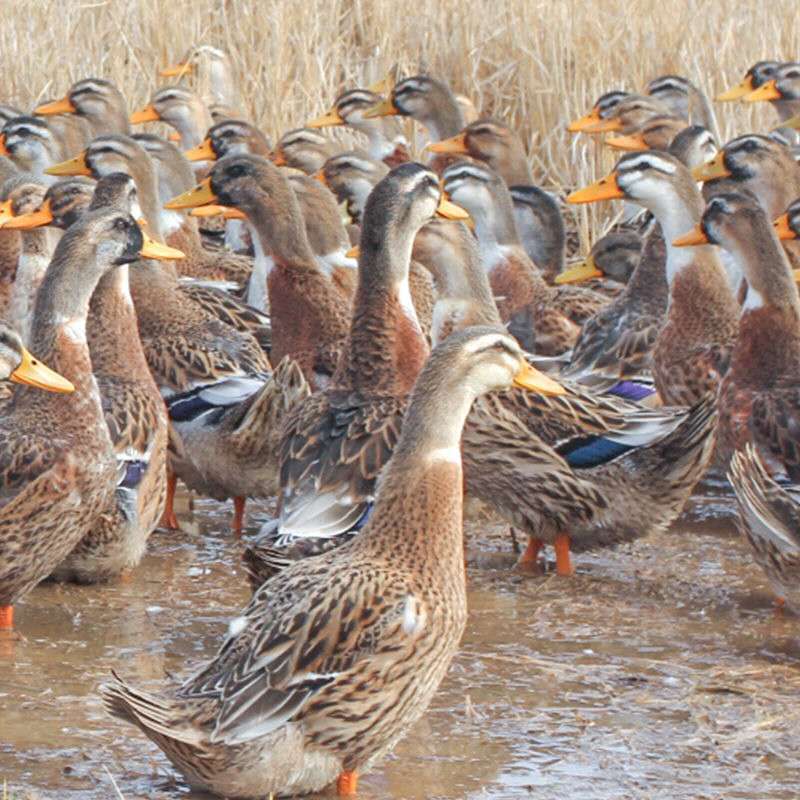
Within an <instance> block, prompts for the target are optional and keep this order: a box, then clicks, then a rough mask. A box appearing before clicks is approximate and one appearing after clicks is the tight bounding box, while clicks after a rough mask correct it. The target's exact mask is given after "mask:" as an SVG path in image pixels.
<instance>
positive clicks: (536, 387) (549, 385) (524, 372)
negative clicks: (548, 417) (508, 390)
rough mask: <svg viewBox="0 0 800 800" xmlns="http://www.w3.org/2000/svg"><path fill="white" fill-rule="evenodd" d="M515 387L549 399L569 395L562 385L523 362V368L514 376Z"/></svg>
mask: <svg viewBox="0 0 800 800" xmlns="http://www.w3.org/2000/svg"><path fill="white" fill-rule="evenodd" d="M514 386H517V387H519V388H520V389H525V390H527V391H529V392H537V393H538V394H543V395H546V396H548V397H554V396H556V395H562V394H566V393H567V390H566V389H565V388H564V387H563V386H562V385H561V384H560V383H557V382H556V381H554V380H553V379H552V378H549V377H548V376H547V375H545V374H544V373H543V372H539V370H538V369H535V368H534V367H532V366H531V365H530V364H528V362H527V361H523V362H522V366H521V367H520V368H519V370H518V371H517V374H516V375H514Z"/></svg>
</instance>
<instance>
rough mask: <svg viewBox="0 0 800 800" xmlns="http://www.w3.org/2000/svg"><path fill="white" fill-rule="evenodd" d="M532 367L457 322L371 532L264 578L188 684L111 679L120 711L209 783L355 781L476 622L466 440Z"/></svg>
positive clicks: (497, 338)
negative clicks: (493, 396)
mask: <svg viewBox="0 0 800 800" xmlns="http://www.w3.org/2000/svg"><path fill="white" fill-rule="evenodd" d="M529 370H530V368H529V367H528V365H527V362H526V361H525V359H524V356H523V354H522V351H521V350H520V349H519V346H518V345H517V344H516V342H515V341H514V340H513V339H512V338H511V337H509V336H508V335H506V334H503V333H502V332H498V331H496V330H495V329H492V328H489V329H487V328H473V329H470V330H468V331H465V332H464V333H463V334H460V335H456V336H452V337H450V338H449V339H448V340H447V341H446V342H445V343H444V344H443V345H442V346H441V348H440V349H439V350H437V351H436V352H434V353H433V354H432V355H431V357H430V359H429V360H428V362H427V363H426V366H425V369H424V370H423V372H422V373H421V374H420V376H419V379H418V380H417V382H416V386H415V389H414V392H413V395H412V398H411V402H410V404H409V409H408V414H407V419H406V423H405V425H404V429H403V433H402V434H401V437H400V439H399V441H398V443H397V447H396V448H395V452H394V455H393V458H392V460H391V462H390V464H389V465H388V466H387V470H386V473H385V476H384V477H383V479H382V481H381V484H380V487H379V489H378V494H377V496H376V499H375V506H374V509H373V512H372V515H371V517H370V519H369V521H368V522H367V524H366V525H365V526H364V529H363V530H362V532H361V535H360V536H358V537H356V538H355V539H354V540H353V541H352V542H350V543H349V544H348V545H346V546H344V547H342V548H339V549H338V550H337V551H336V552H335V553H333V554H330V555H326V556H325V557H319V558H313V559H307V560H304V561H301V562H299V563H297V564H295V565H293V566H291V567H289V568H288V569H287V570H285V571H284V572H283V573H282V574H281V576H280V577H279V578H275V579H274V580H272V581H268V582H267V583H265V584H264V586H263V587H261V589H259V591H258V592H256V593H255V595H254V596H253V598H252V599H251V601H250V603H249V605H248V606H247V607H246V608H245V609H244V610H243V612H242V614H241V615H240V616H239V617H238V618H237V619H236V620H234V623H233V624H232V627H231V628H230V630H229V634H228V636H227V638H226V639H225V641H224V642H223V645H222V647H221V649H220V651H219V653H218V654H217V655H216V657H215V658H214V659H212V660H211V661H210V662H208V663H207V664H205V665H204V666H203V667H202V668H201V669H200V670H199V671H197V672H195V673H194V675H193V676H192V677H190V678H189V679H187V680H186V681H185V682H184V683H183V684H182V685H181V686H180V687H178V688H171V689H169V690H165V691H163V692H161V693H159V694H157V695H156V694H151V693H146V692H143V691H142V690H139V689H136V688H135V687H133V686H131V685H129V684H128V683H126V682H124V681H123V680H121V679H119V678H115V680H114V681H112V682H110V683H107V684H105V685H104V686H103V687H102V688H101V694H102V697H103V700H104V703H105V706H106V708H107V709H108V711H109V712H110V713H111V714H112V715H114V716H116V717H117V718H120V719H122V720H124V721H126V722H129V723H131V724H133V725H136V726H137V727H138V728H139V729H140V730H141V731H142V732H143V733H144V734H145V735H146V736H148V737H149V738H150V739H151V740H152V741H154V742H155V743H156V744H157V745H158V746H159V747H160V748H161V749H162V750H163V751H164V753H165V754H166V755H167V757H168V758H169V759H170V760H171V761H172V762H173V764H174V765H175V766H176V767H177V768H178V769H179V770H180V771H181V772H182V773H183V774H184V775H185V777H186V779H187V780H188V782H189V783H190V784H191V785H192V786H194V787H196V788H202V789H205V790H210V791H212V792H214V793H216V794H218V795H223V796H228V797H263V796H265V795H269V794H271V793H274V794H281V795H285V794H293V795H294V794H305V793H307V792H313V791H319V790H321V789H323V788H325V787H327V786H329V785H331V784H334V783H335V784H336V789H337V791H338V793H339V794H340V795H353V794H355V793H356V791H357V779H358V774H359V772H361V771H363V770H365V769H368V768H370V766H371V765H373V764H375V763H376V762H378V761H379V760H380V759H381V758H382V757H383V756H384V755H385V754H386V753H388V752H389V751H390V750H391V748H392V747H393V745H394V744H395V743H396V742H397V741H398V740H399V739H401V738H402V736H403V735H404V734H405V733H406V731H407V730H408V729H409V728H410V726H411V725H412V724H413V723H414V722H416V721H417V720H418V719H420V718H421V717H422V715H423V714H424V712H425V710H426V708H427V707H428V705H429V703H430V701H431V699H432V697H433V696H434V694H435V692H436V689H437V688H438V686H439V684H440V682H441V680H442V679H443V677H444V675H445V673H446V671H447V668H448V666H449V664H450V661H451V660H452V658H453V656H454V655H455V653H456V651H457V650H458V646H459V642H460V639H461V636H462V633H463V631H464V627H465V625H466V619H467V605H466V587H465V573H464V557H463V549H462V538H463V530H462V489H461V483H462V475H461V459H460V456H459V440H460V437H461V428H462V426H463V424H464V420H465V419H466V416H467V414H468V412H469V408H470V405H471V404H472V401H473V400H474V399H475V397H476V396H478V395H481V394H483V393H484V392H487V391H491V390H496V389H498V388H505V387H507V386H510V385H511V384H512V383H514V382H516V383H517V384H522V385H523V386H526V387H528V388H529V389H530V390H532V391H536V388H535V387H536V386H537V382H536V381H535V379H529V378H528V377H527V375H528V372H529ZM432 534H433V535H432ZM387 553H392V557H391V558H387V557H386V555H387ZM366 642H369V645H368V646H366V645H365V643H366ZM279 643H280V650H281V653H282V654H283V655H281V654H279V653H278V651H277V650H276V648H277V647H278V646H279ZM265 653H266V654H267V655H266V657H265V656H264V654H265ZM303 654H305V655H303ZM301 656H303V658H305V662H301ZM309 658H310V659H311V660H309ZM279 661H280V664H279V663H278V662H279ZM279 667H280V669H279ZM366 675H369V676H371V677H370V679H369V680H364V676H366ZM269 687H271V688H270V689H269V692H267V691H266V690H267V689H268V688H269ZM276 693H277V694H276ZM273 695H274V697H273ZM399 698H403V702H399Z"/></svg>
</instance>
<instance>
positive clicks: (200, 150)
mask: <svg viewBox="0 0 800 800" xmlns="http://www.w3.org/2000/svg"><path fill="white" fill-rule="evenodd" d="M184 156H186V158H187V159H189V161H216V160H217V154H216V153H215V152H214V148H213V147H212V146H211V139H203V141H202V142H200V144H199V145H197V147H193V148H192V149H191V150H186V151H185V152H184Z"/></svg>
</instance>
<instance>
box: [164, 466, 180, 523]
mask: <svg viewBox="0 0 800 800" xmlns="http://www.w3.org/2000/svg"><path fill="white" fill-rule="evenodd" d="M177 487H178V476H177V475H176V474H175V473H174V472H169V471H168V472H167V502H166V505H165V506H164V513H163V514H162V515H161V522H160V526H161V527H162V528H167V529H169V530H173V531H176V530H178V529H179V528H180V525H179V524H178V517H177V516H176V515H175V490H176V489H177Z"/></svg>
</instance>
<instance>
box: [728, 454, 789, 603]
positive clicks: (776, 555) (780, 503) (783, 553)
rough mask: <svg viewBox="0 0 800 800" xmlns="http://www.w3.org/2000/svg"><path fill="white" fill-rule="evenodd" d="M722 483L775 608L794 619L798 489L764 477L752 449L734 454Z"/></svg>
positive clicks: (762, 465) (763, 472)
mask: <svg viewBox="0 0 800 800" xmlns="http://www.w3.org/2000/svg"><path fill="white" fill-rule="evenodd" d="M728 478H729V480H730V482H731V486H733V491H734V493H735V495H736V503H737V505H738V508H739V516H738V517H737V524H738V527H739V530H740V532H741V534H742V536H743V537H744V538H745V540H746V541H747V542H748V543H749V544H750V546H751V548H752V551H753V558H754V559H755V561H756V563H757V564H758V566H759V567H761V569H762V570H763V571H764V573H765V574H766V576H767V578H768V579H769V582H770V584H771V585H772V589H773V591H774V592H775V595H776V598H777V600H776V602H777V605H778V606H779V607H780V606H783V605H784V604H786V605H787V606H788V607H789V608H790V609H791V610H792V611H793V612H794V613H795V614H800V593H799V592H798V586H800V581H798V578H800V539H798V536H797V531H798V530H800V488H798V486H797V484H796V483H788V482H785V481H779V480H777V479H776V478H774V477H773V476H772V475H770V473H769V471H768V470H767V468H766V467H765V466H764V463H763V461H762V460H761V458H760V457H759V455H758V452H757V449H756V447H755V446H754V445H752V444H747V445H745V447H744V448H743V449H742V450H738V451H737V452H736V453H735V454H734V456H733V458H732V459H731V466H730V470H729V471H728Z"/></svg>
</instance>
